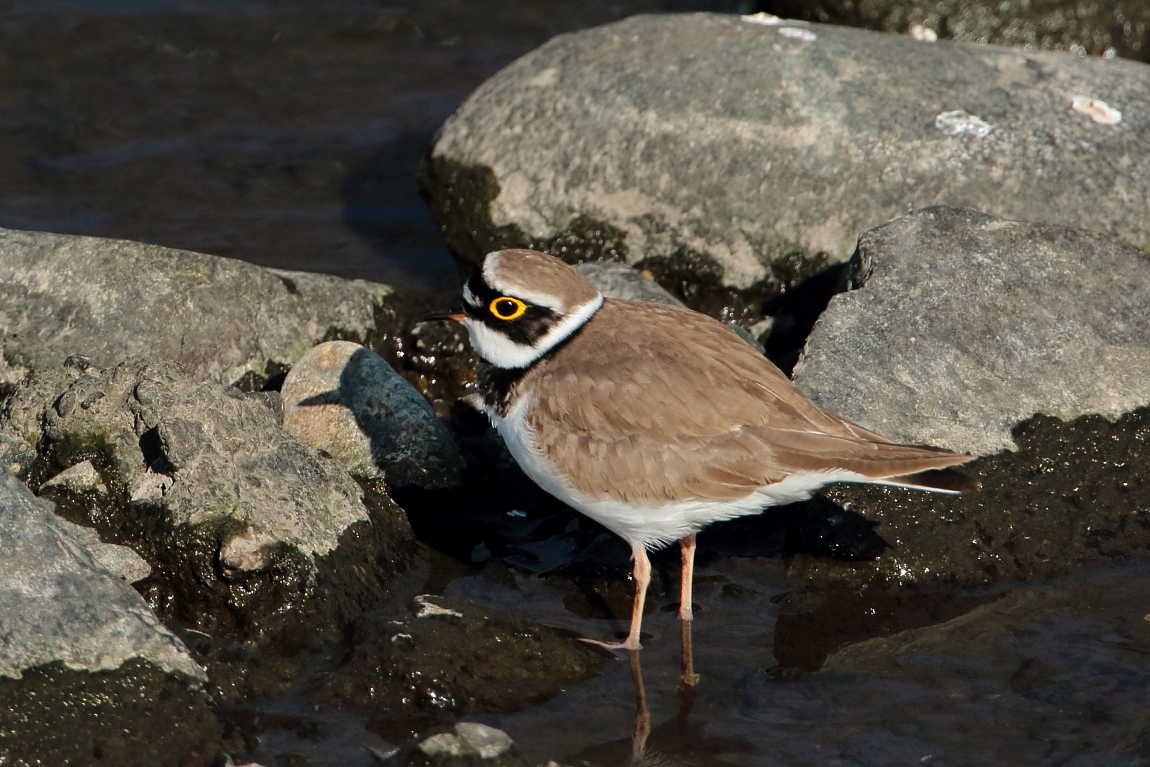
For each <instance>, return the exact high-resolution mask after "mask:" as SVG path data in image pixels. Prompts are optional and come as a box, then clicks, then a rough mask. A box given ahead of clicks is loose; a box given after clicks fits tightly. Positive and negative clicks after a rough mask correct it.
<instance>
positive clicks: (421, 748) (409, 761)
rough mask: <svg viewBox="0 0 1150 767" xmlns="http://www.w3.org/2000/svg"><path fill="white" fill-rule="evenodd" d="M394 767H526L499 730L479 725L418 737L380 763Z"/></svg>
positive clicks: (463, 725) (435, 730) (464, 724)
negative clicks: (479, 766) (478, 766)
mask: <svg viewBox="0 0 1150 767" xmlns="http://www.w3.org/2000/svg"><path fill="white" fill-rule="evenodd" d="M381 763H382V764H385V765H395V766H396V767H400V765H403V767H430V766H431V765H435V766H436V767H476V765H484V766H485V767H529V765H530V764H531V762H528V761H527V760H526V759H524V758H523V757H521V756H520V755H519V754H518V752H517V751H516V750H515V747H514V744H513V743H512V742H511V736H510V735H508V734H507V733H505V732H503V731H502V730H498V729H496V728H494V727H489V726H488V725H485V724H480V723H479V722H459V723H457V724H455V725H454V726H451V727H436V728H433V729H431V730H428V731H427V732H423V733H420V734H419V735H418V736H417V737H416V738H414V739H413V740H412V741H411V742H410V743H408V744H407V745H406V746H404V747H403V748H401V749H399V750H397V751H396V752H395V753H394V754H392V755H389V756H388V757H387V758H385V759H383V760H382V761H381Z"/></svg>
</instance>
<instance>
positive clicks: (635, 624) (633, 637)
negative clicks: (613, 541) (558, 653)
mask: <svg viewBox="0 0 1150 767" xmlns="http://www.w3.org/2000/svg"><path fill="white" fill-rule="evenodd" d="M631 556H632V557H633V558H634V560H635V601H634V602H633V603H632V604H631V630H630V631H628V632H627V638H626V639H624V640H623V641H622V642H600V641H599V640H597V639H587V638H586V637H581V639H582V640H583V641H584V642H588V643H590V644H596V645H599V646H600V647H606V648H607V649H608V650H639V649H641V648H642V647H643V645H642V644H640V643H639V632H640V630H642V628H643V605H644V604H646V602H647V584H649V583H650V582H651V560H649V559H647V550H646V549H644V548H643V547H642V545H640V544H634V545H633V546H631Z"/></svg>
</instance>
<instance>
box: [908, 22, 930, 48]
mask: <svg viewBox="0 0 1150 767" xmlns="http://www.w3.org/2000/svg"><path fill="white" fill-rule="evenodd" d="M907 34H909V35H910V36H911V37H912V38H913V39H915V40H918V41H919V42H920V43H936V42H938V32H935V31H934V30H933V29H931V28H930V27H928V26H924V25H922V24H912V25H911V27H910V29H908V30H907Z"/></svg>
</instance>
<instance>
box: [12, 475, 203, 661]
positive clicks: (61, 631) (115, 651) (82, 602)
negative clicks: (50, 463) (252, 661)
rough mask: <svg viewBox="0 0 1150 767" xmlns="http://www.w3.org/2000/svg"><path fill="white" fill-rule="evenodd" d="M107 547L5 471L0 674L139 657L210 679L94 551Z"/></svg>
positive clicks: (185, 649) (137, 595)
mask: <svg viewBox="0 0 1150 767" xmlns="http://www.w3.org/2000/svg"><path fill="white" fill-rule="evenodd" d="M102 545H103V544H100V543H98V542H94V541H93V540H92V538H91V536H90V535H88V534H87V533H86V532H84V531H82V528H79V526H78V525H74V524H72V523H71V522H66V521H64V520H62V519H60V518H59V517H57V516H56V515H55V514H54V513H52V508H51V506H50V505H49V504H47V503H45V502H43V501H41V500H38V499H37V498H36V497H35V496H34V495H32V493H31V492H30V491H29V490H28V488H27V487H25V486H24V485H23V484H22V483H21V482H20V480H18V479H17V478H16V477H15V476H13V475H12V474H11V473H9V472H7V471H0V550H3V552H4V567H3V568H0V635H2V636H3V637H4V652H3V653H0V676H2V677H13V678H17V679H19V678H20V677H21V675H22V672H23V671H24V670H26V669H30V668H33V667H35V666H42V665H45V664H48V663H53V662H57V661H59V662H61V663H63V664H64V666H65V667H67V668H69V669H73V670H83V671H106V670H114V669H117V668H119V667H120V665H121V664H122V663H124V661H126V660H127V659H128V658H133V657H137V658H143V659H144V660H146V661H147V662H148V663H151V664H152V665H154V666H156V667H157V668H159V669H162V670H163V671H165V672H167V673H171V674H180V675H183V676H184V677H186V678H188V679H189V680H192V681H193V682H202V681H204V679H205V677H204V672H203V670H202V669H201V668H200V667H199V666H198V665H196V663H195V661H193V660H192V658H191V656H190V655H189V654H188V651H187V648H185V647H184V645H183V643H182V642H181V641H180V640H179V639H177V638H176V636H175V635H174V634H172V632H170V631H168V630H167V629H166V628H164V626H163V625H162V624H161V623H160V622H159V621H158V620H156V616H155V615H154V614H153V613H152V611H151V610H150V609H149V608H148V605H147V604H146V603H145V602H144V600H143V599H142V598H141V597H140V595H139V594H137V593H136V592H135V591H134V590H132V588H131V587H130V586H128V585H127V584H126V583H124V582H123V581H122V580H121V579H120V578H119V577H117V576H116V575H113V574H112V573H111V572H109V571H108V570H107V569H106V568H105V567H104V566H103V565H101V564H100V562H99V559H98V558H97V557H96V556H95V555H94V553H93V550H94V549H97V548H99V547H101V546H102ZM114 548H119V547H114Z"/></svg>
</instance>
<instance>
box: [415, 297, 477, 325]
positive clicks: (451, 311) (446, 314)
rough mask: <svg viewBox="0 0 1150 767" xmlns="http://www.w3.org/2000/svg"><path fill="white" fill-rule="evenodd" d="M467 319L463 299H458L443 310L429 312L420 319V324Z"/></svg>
mask: <svg viewBox="0 0 1150 767" xmlns="http://www.w3.org/2000/svg"><path fill="white" fill-rule="evenodd" d="M466 317H467V311H466V310H465V309H464V306H463V299H462V298H457V299H455V300H454V301H452V302H451V303H450V304H448V305H447V306H445V307H443V308H442V309H436V310H435V311H431V312H428V313H427V314H425V315H423V317H421V318H420V320H419V321H420V322H430V321H432V320H455V321H456V322H459V321H460V320H462V319H465V318H466Z"/></svg>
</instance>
